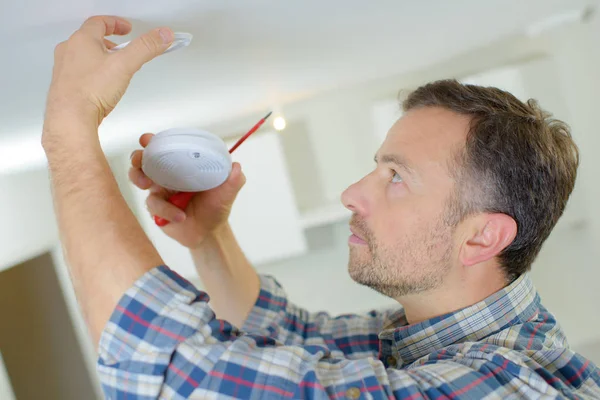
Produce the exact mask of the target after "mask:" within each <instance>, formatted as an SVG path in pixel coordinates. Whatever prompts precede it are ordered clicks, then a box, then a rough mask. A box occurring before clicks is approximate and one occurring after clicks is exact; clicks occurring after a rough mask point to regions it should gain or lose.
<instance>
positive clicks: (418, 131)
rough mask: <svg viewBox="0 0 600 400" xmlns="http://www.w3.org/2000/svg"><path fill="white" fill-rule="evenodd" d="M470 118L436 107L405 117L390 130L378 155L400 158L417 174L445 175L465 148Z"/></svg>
mask: <svg viewBox="0 0 600 400" xmlns="http://www.w3.org/2000/svg"><path fill="white" fill-rule="evenodd" d="M469 121H470V118H469V117H468V116H465V115H460V114H457V113H454V112H452V111H449V110H446V109H444V108H439V107H423V108H418V109H414V110H410V111H408V112H407V113H405V114H404V115H403V116H402V118H400V119H399V120H398V121H397V122H396V123H395V124H394V125H393V126H392V127H391V128H390V130H389V132H388V134H387V137H386V139H385V141H384V142H383V144H382V146H381V148H380V149H379V152H378V153H379V154H399V155H402V156H403V157H404V158H406V159H407V160H408V161H409V162H410V163H411V164H412V165H413V166H414V167H415V168H416V169H417V170H420V171H421V172H422V174H424V175H426V174H427V172H439V171H437V170H440V169H441V168H443V169H444V172H447V171H448V165H449V162H450V161H451V158H452V157H453V156H454V154H455V152H456V151H457V150H458V149H460V148H461V147H463V146H464V145H465V141H466V137H467V133H468V129H469Z"/></svg>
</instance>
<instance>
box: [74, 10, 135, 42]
mask: <svg viewBox="0 0 600 400" xmlns="http://www.w3.org/2000/svg"><path fill="white" fill-rule="evenodd" d="M80 30H81V31H83V32H88V33H90V34H91V35H93V36H95V37H98V38H104V36H110V35H126V34H128V33H129V32H131V24H130V23H129V21H127V20H126V19H123V18H119V17H114V16H110V15H98V16H95V17H91V18H88V19H87V20H86V21H85V22H84V23H83V25H81V29H80Z"/></svg>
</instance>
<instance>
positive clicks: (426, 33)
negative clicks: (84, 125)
mask: <svg viewBox="0 0 600 400" xmlns="http://www.w3.org/2000/svg"><path fill="white" fill-rule="evenodd" d="M165 4H166V3H165V2H159V1H156V0H145V1H141V0H129V1H127V2H122V1H117V0H105V1H102V2H100V1H93V0H78V1H75V0H57V1H53V2H51V3H49V2H47V1H42V0H21V1H18V2H17V1H13V2H9V1H7V0H2V1H1V3H0V22H1V23H0V32H1V33H2V37H3V40H2V42H1V44H0V50H1V51H0V57H1V59H2V62H1V63H0V101H1V107H0V121H1V122H2V123H1V124H0V221H2V224H1V225H0V318H1V319H0V321H1V322H0V398H1V399H14V398H18V399H39V398H44V399H55V398H56V399H83V398H85V399H92V398H101V397H102V396H101V391H100V388H99V385H98V383H97V380H96V378H95V361H96V355H95V352H94V348H93V345H92V343H91V341H90V339H89V337H88V335H87V332H86V328H85V327H84V325H83V323H82V319H81V316H80V314H79V310H78V307H77V304H76V301H75V297H74V294H73V290H72V288H71V284H70V281H69V276H68V272H67V270H66V267H65V264H64V260H63V257H62V254H61V250H60V247H59V238H58V235H57V228H56V224H55V220H54V215H53V210H52V202H51V195H50V190H49V182H48V175H47V171H46V169H45V168H46V165H45V158H44V153H43V151H42V149H41V146H40V132H41V127H42V119H43V111H44V102H45V94H46V91H47V88H48V85H49V82H50V76H51V69H52V62H53V50H54V47H55V45H56V44H58V43H59V42H60V41H63V40H65V39H67V38H68V36H69V35H70V34H71V33H72V32H73V31H74V30H76V29H77V28H78V27H79V26H80V24H81V23H82V22H83V21H84V20H85V19H86V18H87V17H88V16H91V15H95V14H116V15H120V16H124V17H127V18H130V19H131V20H132V22H133V24H134V31H133V33H132V36H137V35H138V34H139V33H142V32H144V31H146V30H149V29H151V28H154V27H157V26H162V25H168V26H170V27H171V28H172V29H173V30H175V31H182V32H190V33H192V34H193V35H194V40H193V41H192V43H191V45H190V46H189V47H188V48H185V49H183V50H180V51H177V52H174V53H170V54H167V55H164V56H161V57H159V58H158V59H156V60H154V61H152V62H151V63H149V64H148V65H146V66H145V67H144V68H143V69H142V70H141V71H140V72H139V73H138V75H136V77H135V78H134V80H133V82H132V84H131V86H130V88H129V91H128V92H127V94H126V96H125V97H124V99H123V101H122V102H121V104H120V105H119V107H118V108H117V109H116V110H115V112H113V113H112V114H111V115H110V116H109V118H108V119H107V120H106V121H105V122H104V124H103V125H102V127H101V140H102V144H103V147H104V149H105V151H106V154H107V156H108V157H109V159H110V162H111V165H112V168H113V171H114V174H115V177H116V178H117V180H118V181H119V184H120V186H121V189H122V192H123V195H124V197H125V198H126V199H127V201H128V202H129V205H130V207H131V209H132V210H133V212H134V213H135V214H136V215H137V216H138V218H139V220H140V222H141V223H142V225H143V227H144V228H145V229H146V231H147V233H148V235H149V236H150V238H151V239H152V240H153V242H154V243H155V245H156V246H157V248H158V249H159V250H160V252H161V254H162V255H163V257H164V258H165V260H166V262H167V263H168V264H169V265H170V266H171V267H172V268H174V269H176V270H178V271H179V272H180V273H181V274H182V275H184V276H186V277H188V278H189V279H190V280H192V281H193V282H194V283H196V284H198V285H199V286H201V285H202V284H201V282H199V281H198V279H197V278H196V275H195V273H194V268H193V265H192V262H191V258H190V256H189V255H188V253H187V252H186V251H185V249H183V248H181V247H180V246H179V245H177V244H176V243H175V242H173V241H171V240H170V239H168V238H167V237H165V236H164V235H162V233H161V231H160V230H159V229H158V228H156V227H155V226H154V225H153V222H152V220H151V219H150V217H149V215H147V213H146V210H145V206H144V200H145V193H143V192H141V191H139V190H137V189H135V188H134V187H133V186H132V185H131V184H130V183H129V182H128V181H127V169H128V163H129V154H130V153H131V152H132V151H133V150H134V149H136V148H137V147H138V144H137V139H138V137H139V135H140V134H142V133H144V132H159V131H161V130H163V129H167V128H171V127H197V128H202V129H206V130H209V131H212V132H214V133H216V134H218V135H220V136H222V137H223V139H224V140H225V141H226V142H228V143H231V142H233V141H235V140H236V139H237V138H239V136H240V135H241V134H243V133H244V132H245V131H247V130H248V129H249V128H250V127H251V126H252V125H253V124H254V123H255V122H256V121H257V120H258V119H260V118H261V117H262V116H263V115H264V114H265V113H266V112H267V111H269V110H273V111H274V114H275V115H274V117H271V119H270V120H269V126H266V125H265V127H263V128H262V129H261V131H259V133H257V134H256V135H255V136H253V137H252V138H251V139H250V140H248V141H247V142H246V143H245V144H244V145H243V146H242V147H241V148H240V149H239V150H238V151H236V153H235V155H234V157H233V158H234V159H235V160H237V161H239V162H241V163H242V165H243V168H244V171H245V173H246V176H247V179H248V181H247V185H246V186H245V188H244V189H243V191H242V192H241V194H240V196H239V198H238V201H237V203H236V205H235V208H234V210H233V214H232V217H231V224H232V226H233V230H234V231H235V233H236V235H237V237H238V239H239V241H240V243H241V245H242V248H243V249H244V251H245V252H246V254H247V255H248V257H249V258H250V260H251V261H252V262H253V264H254V265H255V267H256V268H257V270H258V271H259V272H260V273H266V274H271V275H274V276H275V277H276V278H277V279H278V280H279V281H280V282H281V283H282V284H283V285H284V287H285V288H286V290H287V292H288V294H289V295H290V298H291V299H292V300H293V301H294V302H296V303H298V304H300V305H303V306H304V307H306V308H308V309H310V310H315V311H316V310H326V311H329V312H331V313H333V314H337V313H346V312H361V311H366V310H370V309H373V308H378V307H386V306H390V305H393V304H394V302H393V301H392V300H390V299H387V298H385V297H382V296H380V295H378V294H377V293H375V292H373V291H371V290H370V289H367V288H364V287H360V286H358V285H357V284H355V283H353V282H352V281H351V280H350V278H349V277H348V276H347V273H346V264H347V258H348V251H347V244H346V242H347V237H348V235H349V230H348V227H347V223H348V219H349V216H350V214H349V212H347V211H346V210H345V209H344V208H343V207H342V206H341V204H340V201H339V196H340V194H341V192H342V191H343V189H345V188H346V187H347V186H348V185H349V184H351V183H353V182H354V181H356V180H358V179H360V178H361V177H362V176H363V175H364V174H366V173H367V172H369V171H370V170H371V169H372V168H373V167H374V163H373V161H372V160H373V155H374V153H375V151H376V150H377V148H378V146H379V144H380V143H381V142H382V140H383V138H384V137H385V134H386V132H387V130H388V128H389V127H390V126H391V125H392V123H393V122H394V121H395V120H396V119H397V118H398V117H399V116H400V115H401V114H400V108H399V103H398V96H399V94H401V93H403V92H407V91H410V90H412V89H414V88H416V87H417V86H419V85H421V84H423V83H426V82H428V81H431V80H435V79H440V78H451V77H452V78H458V79H460V80H462V81H465V82H470V83H477V84H482V85H492V86H498V87H501V88H503V89H506V90H509V91H511V92H512V93H513V94H515V95H516V96H517V97H519V98H520V99H522V100H526V99H528V98H532V97H533V98H536V99H538V100H539V101H540V103H541V105H542V106H543V107H544V108H546V109H547V110H549V111H551V112H553V113H554V115H555V116H556V117H558V118H560V119H563V120H565V121H566V122H568V123H569V124H570V125H571V127H572V129H573V134H574V137H575V140H576V142H577V143H578V144H579V146H580V148H581V157H582V163H581V167H580V171H579V177H578V183H577V186H576V189H575V192H574V194H573V196H572V198H571V200H570V204H569V206H568V209H567V211H566V213H565V214H564V216H563V217H562V219H561V221H560V222H559V224H558V226H557V227H556V229H555V230H554V232H553V234H552V236H551V237H550V239H549V240H548V241H547V242H546V245H545V247H544V249H543V251H542V253H541V254H540V256H539V258H538V259H537V261H536V263H535V265H534V267H533V271H532V273H531V275H532V277H533V279H534V282H535V283H536V285H537V287H538V289H539V291H540V294H541V296H542V299H543V301H544V303H545V304H546V306H547V307H548V308H549V309H550V310H551V311H553V312H554V313H555V314H556V316H557V318H558V319H559V321H560V322H561V324H562V326H563V328H564V330H565V331H566V333H567V336H568V338H569V342H570V344H571V346H572V347H573V348H574V349H575V350H578V351H580V352H582V353H583V354H584V355H586V356H587V357H589V358H591V359H592V360H594V361H595V362H596V363H600V315H599V312H598V304H600V266H599V263H598V256H599V252H600V250H599V246H598V244H599V243H600V215H599V214H598V213H597V212H596V211H597V205H598V204H599V203H600V188H599V185H598V181H597V176H598V173H599V172H600V158H599V157H598V151H599V149H600V135H599V134H598V129H597V115H598V111H597V110H596V107H597V104H598V93H600V75H599V71H600V47H599V46H598V39H600V19H599V17H598V13H597V12H596V11H597V7H598V6H599V3H598V2H597V1H583V0H581V1H580V0H525V1H524V0H518V1H517V0H486V1H478V0H455V1H452V2H448V1H442V0H438V1H433V0H430V1H420V2H415V1H408V0H394V1H384V0H379V1H371V2H365V1H358V0H330V1H315V0H303V1H301V2H300V1H296V2H290V1H277V0H256V1H244V2H241V1H233V0H212V1H205V0H194V1H192V0H174V1H170V2H169V3H168V5H165ZM129 39H130V37H125V38H115V41H117V42H123V41H125V40H129ZM275 117H279V118H275ZM275 120H277V121H278V123H279V124H280V125H279V126H278V127H277V128H282V126H281V125H285V127H284V128H283V129H280V130H277V129H275V127H274V126H273V125H272V123H273V122H274V121H275ZM283 122H285V124H284V123H283ZM98 195H99V196H101V195H102V193H98ZM106 251H110V249H106ZM2 360H3V362H2ZM32 382H35V383H34V384H32Z"/></svg>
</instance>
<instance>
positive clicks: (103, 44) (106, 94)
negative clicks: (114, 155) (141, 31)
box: [44, 16, 173, 136]
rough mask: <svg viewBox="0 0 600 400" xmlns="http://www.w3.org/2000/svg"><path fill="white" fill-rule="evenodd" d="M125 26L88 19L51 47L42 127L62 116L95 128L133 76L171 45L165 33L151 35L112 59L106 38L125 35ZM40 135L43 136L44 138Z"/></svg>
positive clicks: (158, 31) (168, 32)
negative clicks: (50, 72) (48, 84)
mask: <svg viewBox="0 0 600 400" xmlns="http://www.w3.org/2000/svg"><path fill="white" fill-rule="evenodd" d="M130 31H131V24H130V23H129V22H127V21H126V20H124V19H121V18H117V17H109V16H98V17H92V18H90V19H88V20H87V21H85V23H83V25H82V26H81V28H80V29H79V30H78V31H76V32H75V33H74V34H73V35H71V37H70V38H69V39H68V40H67V41H65V42H62V43H60V44H59V45H58V46H56V49H55V53H54V70H53V74H52V83H51V85H50V90H49V92H48V100H47V105H46V121H48V119H50V118H53V117H54V116H57V118H63V117H64V116H66V115H68V116H69V117H73V118H80V119H85V121H86V122H87V121H91V122H92V123H94V124H96V127H97V126H98V125H100V123H101V122H102V120H103V119H104V117H106V116H107V115H108V114H109V113H110V112H111V111H112V110H113V109H114V108H115V106H116V105H117V103H118V102H119V100H120V99H121V97H123V94H124V93H125V91H126V90H127V87H128V86H129V82H130V81H131V78H132V77H133V75H134V74H135V73H136V72H137V71H138V70H139V69H140V68H141V67H142V66H143V65H144V64H145V63H146V62H148V61H150V60H152V59H153V58H155V57H156V56H158V55H160V54H162V53H163V52H164V51H165V50H166V49H167V48H168V47H169V45H170V44H171V42H172V41H173V32H172V31H171V30H170V29H169V28H160V29H155V30H153V31H150V32H148V33H146V34H145V35H142V36H140V37H138V38H136V39H134V40H133V41H132V42H131V43H130V44H129V45H128V46H127V47H125V48H124V49H122V50H119V51H117V52H115V53H110V52H109V51H108V50H109V49H110V48H112V47H114V46H115V44H114V43H112V42H110V41H109V40H107V39H105V38H104V37H105V36H109V35H126V34H128V33H129V32H130ZM46 133H47V132H46V129H45V130H44V135H45V136H46Z"/></svg>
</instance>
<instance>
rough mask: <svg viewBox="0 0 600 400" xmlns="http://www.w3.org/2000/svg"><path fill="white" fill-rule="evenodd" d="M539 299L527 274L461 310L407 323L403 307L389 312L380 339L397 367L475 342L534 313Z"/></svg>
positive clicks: (528, 318)
mask: <svg viewBox="0 0 600 400" xmlns="http://www.w3.org/2000/svg"><path fill="white" fill-rule="evenodd" d="M539 305H540V298H539V296H538V294H537V291H536V290H535V288H534V286H533V282H532V281H531V279H530V277H529V275H528V274H523V275H521V276H520V277H519V278H518V279H516V280H515V281H514V282H513V283H511V284H510V285H508V286H506V287H505V288H503V289H502V290H499V291H498V292H496V293H494V294H492V295H491V296H489V297H488V298H486V299H484V300H482V301H480V302H479V303H476V304H473V305H472V306H469V307H467V308H463V309H462V310H458V311H454V312H452V313H448V314H445V315H442V316H439V317H435V318H432V319H429V320H426V321H423V322H419V323H416V324H412V325H408V322H407V321H406V316H405V314H404V310H399V311H398V312H396V313H394V314H392V315H391V316H390V317H389V318H388V321H387V322H386V324H385V325H384V327H386V328H384V330H383V331H382V332H381V333H380V334H379V339H381V340H382V341H391V342H392V343H391V344H392V351H394V350H395V351H394V352H395V353H396V354H395V356H396V358H397V363H398V366H401V365H406V364H409V363H412V362H413V361H415V360H417V359H418V358H421V357H423V356H426V355H428V354H430V353H433V352H435V351H437V350H441V349H442V348H444V347H446V346H449V345H452V344H455V343H461V342H467V341H478V340H481V339H483V338H485V337H487V336H489V335H491V334H493V333H495V332H498V331H500V330H502V329H505V328H506V327H508V326H511V325H514V324H518V323H522V322H525V321H528V320H530V319H531V318H533V317H535V315H537V312H538V309H539Z"/></svg>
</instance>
